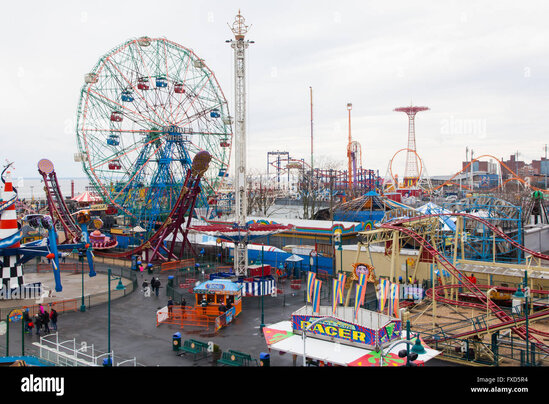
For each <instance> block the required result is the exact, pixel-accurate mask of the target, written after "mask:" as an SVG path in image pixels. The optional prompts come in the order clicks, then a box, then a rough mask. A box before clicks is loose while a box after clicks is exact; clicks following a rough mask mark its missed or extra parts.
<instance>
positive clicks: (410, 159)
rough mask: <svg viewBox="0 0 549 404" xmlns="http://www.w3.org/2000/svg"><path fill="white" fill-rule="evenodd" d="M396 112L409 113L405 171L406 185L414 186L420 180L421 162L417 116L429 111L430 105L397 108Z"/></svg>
mask: <svg viewBox="0 0 549 404" xmlns="http://www.w3.org/2000/svg"><path fill="white" fill-rule="evenodd" d="M394 110H395V111H396V112H405V113H406V115H408V151H407V152H406V167H405V169H404V170H405V171H404V187H414V186H416V185H417V183H418V181H419V174H420V173H419V164H418V160H417V155H416V153H415V151H416V131H415V124H414V122H415V117H416V114H417V113H418V112H420V111H428V110H429V108H428V107H414V106H412V105H411V104H410V106H409V107H401V108H395V109H394Z"/></svg>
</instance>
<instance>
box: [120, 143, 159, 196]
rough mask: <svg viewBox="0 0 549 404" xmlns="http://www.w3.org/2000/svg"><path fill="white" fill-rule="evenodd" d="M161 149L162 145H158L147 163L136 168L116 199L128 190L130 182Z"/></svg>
mask: <svg viewBox="0 0 549 404" xmlns="http://www.w3.org/2000/svg"><path fill="white" fill-rule="evenodd" d="M159 150H160V146H158V147H157V148H156V149H155V150H154V151H153V153H152V154H151V155H150V156H149V158H148V159H147V160H146V162H145V164H143V165H142V166H141V167H140V168H138V169H137V170H136V172H135V173H134V174H133V175H132V177H131V178H129V179H128V182H127V184H126V185H125V186H124V188H122V189H121V190H120V192H119V193H118V194H116V195H115V197H114V199H117V198H118V196H119V195H120V194H121V193H122V192H124V191H125V190H126V188H127V187H128V185H129V184H131V182H132V181H133V179H134V178H135V177H136V176H137V175H138V174H140V173H141V172H142V171H143V170H144V169H145V168H146V167H147V164H148V163H149V161H150V160H151V159H152V158H153V157H154V155H156V154H157V153H158V151H159Z"/></svg>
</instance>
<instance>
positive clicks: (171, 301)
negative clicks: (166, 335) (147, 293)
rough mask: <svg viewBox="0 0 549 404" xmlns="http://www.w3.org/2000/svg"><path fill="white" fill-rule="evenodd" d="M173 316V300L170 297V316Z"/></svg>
mask: <svg viewBox="0 0 549 404" xmlns="http://www.w3.org/2000/svg"><path fill="white" fill-rule="evenodd" d="M172 315H173V300H172V298H171V297H170V299H169V300H168V316H169V317H172Z"/></svg>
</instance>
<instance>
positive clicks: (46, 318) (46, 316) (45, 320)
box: [42, 310, 50, 334]
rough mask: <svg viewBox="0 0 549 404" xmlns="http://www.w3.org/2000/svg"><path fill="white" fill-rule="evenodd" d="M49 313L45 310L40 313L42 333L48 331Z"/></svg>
mask: <svg viewBox="0 0 549 404" xmlns="http://www.w3.org/2000/svg"><path fill="white" fill-rule="evenodd" d="M49 324H50V313H48V311H47V310H44V313H43V314H42V325H43V326H44V334H49V333H50V325H49Z"/></svg>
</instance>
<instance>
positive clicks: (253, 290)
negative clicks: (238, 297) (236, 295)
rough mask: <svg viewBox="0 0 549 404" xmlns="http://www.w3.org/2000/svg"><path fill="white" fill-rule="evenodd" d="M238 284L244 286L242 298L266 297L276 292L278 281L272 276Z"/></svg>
mask: <svg viewBox="0 0 549 404" xmlns="http://www.w3.org/2000/svg"><path fill="white" fill-rule="evenodd" d="M237 282H238V283H240V284H241V285H242V296H266V295H272V294H273V292H276V281H275V280H274V278H273V277H272V276H265V277H261V278H248V280H247V279H243V280H241V281H237Z"/></svg>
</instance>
